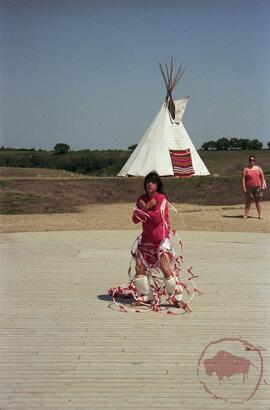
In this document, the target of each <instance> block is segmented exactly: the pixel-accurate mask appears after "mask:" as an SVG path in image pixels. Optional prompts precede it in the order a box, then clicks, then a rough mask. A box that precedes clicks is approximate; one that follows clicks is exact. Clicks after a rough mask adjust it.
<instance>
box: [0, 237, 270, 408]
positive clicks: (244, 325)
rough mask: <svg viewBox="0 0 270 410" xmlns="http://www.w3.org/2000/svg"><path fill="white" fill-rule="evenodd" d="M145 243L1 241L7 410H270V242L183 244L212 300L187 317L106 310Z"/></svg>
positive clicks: (1, 377)
mask: <svg viewBox="0 0 270 410" xmlns="http://www.w3.org/2000/svg"><path fill="white" fill-rule="evenodd" d="M136 236H137V232H135V231H89V232H78V231H77V232H43V233H38V232H37V233H15V234H3V235H2V244H1V247H2V248H1V256H2V258H1V276H0V278H1V290H0V292H1V294H0V304H1V332H0V338H1V340H0V355H1V372H0V409H1V410H10V409H19V410H32V409H50V410H53V409H63V410H66V409H149V408H150V409H183V410H191V409H192V410H195V409H196V410H202V409H205V410H208V409H213V410H214V409H215V410H216V409H230V408H232V409H238V408H239V409H242V410H269V409H270V301H269V300H270V269H269V268H270V248H269V242H270V236H269V235H268V234H257V233H256V234H255V233H253V234H252V233H229V232H227V233H224V232H223V233H218V232H216V233H214V232H189V233H188V232H184V233H182V238H183V240H184V252H183V254H184V258H185V260H186V262H187V263H190V264H192V265H193V267H194V272H196V273H198V274H199V275H200V277H199V279H198V280H197V282H196V284H197V286H198V288H199V289H200V290H201V291H202V292H203V294H202V295H201V296H196V297H195V298H194V301H193V303H192V305H191V308H192V313H190V314H183V315H181V316H171V315H165V314H158V313H152V312H150V313H146V314H137V313H120V312H117V311H114V310H112V309H109V308H108V303H109V301H108V297H107V296H106V292H107V289H108V288H109V287H112V286H116V285H119V284H121V283H123V282H125V281H126V279H127V267H128V264H129V259H130V255H129V250H130V246H131V244H132V242H133V240H134V239H135V238H136ZM212 342H216V343H212ZM211 343H212V344H211ZM222 352H223V353H222ZM224 352H225V353H224ZM222 354H223V355H224V354H225V356H224V357H225V358H226V364H225V365H224V363H223V367H222V363H221V361H218V358H220V357H221V356H222ZM226 355H227V356H226ZM222 357H223V356H222ZM236 357H237V360H238V361H237V360H236V359H235V358H236ZM230 361H231V362H230ZM207 363H208V364H209V365H210V364H211V365H212V374H207V371H206V364H207ZM224 366H225V367H224ZM226 366H227V367H226ZM245 366H246V367H245ZM210 370H211V369H210ZM226 372H227V373H226ZM230 372H231V373H230ZM224 375H225V376H224ZM250 396H252V397H251V398H250V399H249V397H250ZM235 402H237V403H235ZM239 402H242V404H239Z"/></svg>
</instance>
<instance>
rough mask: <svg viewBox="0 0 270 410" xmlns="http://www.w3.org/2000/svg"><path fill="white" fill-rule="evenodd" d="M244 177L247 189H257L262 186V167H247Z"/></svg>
mask: <svg viewBox="0 0 270 410" xmlns="http://www.w3.org/2000/svg"><path fill="white" fill-rule="evenodd" d="M244 176H245V184H246V188H255V187H257V186H259V187H261V186H262V173H261V168H260V167H257V166H255V167H252V168H248V167H246V168H245V169H244Z"/></svg>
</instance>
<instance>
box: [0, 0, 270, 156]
mask: <svg viewBox="0 0 270 410" xmlns="http://www.w3.org/2000/svg"><path fill="white" fill-rule="evenodd" d="M269 44H270V1H269V0H256V1H251V0H234V1H231V0H220V1H219V0H215V1H212V0H187V1H182V0H178V1H176V0H168V1H166V2H165V1H159V0H148V1H147V0H144V1H140V0H134V1H129V0H110V1H109V0H108V1H105V0H99V1H96V0H88V1H86V0H73V1H71V0H65V1H64V0H2V2H1V50H2V51H1V54H2V58H1V89H2V91H1V129H0V131H1V145H5V146H13V147H32V146H34V147H35V148H45V149H50V148H52V147H53V146H54V145H55V144H56V143H57V142H66V143H68V144H69V145H70V146H71V147H72V148H73V149H80V148H89V149H106V148H111V149H113V148H127V147H128V146H129V145H131V144H135V143H137V142H138V141H139V140H140V138H141V137H142V135H143V134H144V132H145V130H146V129H147V127H148V125H149V124H150V122H151V121H152V119H153V117H154V116H155V115H156V113H157V111H158V110H159V109H160V106H161V104H162V103H163V101H164V95H165V88H164V84H163V81H162V78H161V75H160V72H159V68H158V65H157V59H159V60H160V61H161V62H164V61H167V60H168V59H169V58H170V56H171V55H173V56H175V57H176V59H177V60H178V61H179V62H181V61H183V63H184V65H185V67H186V72H185V74H184V76H183V78H182V80H181V81H180V83H179V84H178V86H177V89H176V90H175V92H174V97H175V98H180V97H181V96H185V95H189V96H190V100H189V104H188V107H187V110H186V112H185V114H184V117H183V123H184V125H185V127H186V129H187V131H188V133H189V135H190V136H191V138H192V140H193V142H194V143H195V145H196V146H197V147H200V145H201V144H202V143H203V142H204V141H207V140H209V139H216V138H219V137H221V136H227V137H233V136H235V137H246V138H259V139H260V140H261V141H262V142H264V143H266V142H267V141H269V140H270V108H269V107H270V72H269V67H270V47H269Z"/></svg>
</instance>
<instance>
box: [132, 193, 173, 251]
mask: <svg viewBox="0 0 270 410" xmlns="http://www.w3.org/2000/svg"><path fill="white" fill-rule="evenodd" d="M152 198H154V199H155V200H156V203H157V204H156V206H155V207H154V208H152V209H149V210H148V211H147V212H146V213H147V215H148V218H147V219H146V221H145V222H143V224H142V227H143V232H142V240H141V242H142V243H154V244H159V243H160V242H161V241H162V240H163V239H166V238H169V236H170V222H169V209H168V203H167V201H166V205H165V209H164V213H163V215H162V212H161V205H162V203H163V201H164V200H166V196H165V195H164V194H159V193H158V192H156V193H155V194H154V195H153V196H152V197H151V199H152ZM140 199H142V200H143V201H144V202H145V203H146V202H148V201H149V200H150V198H149V197H148V195H147V194H144V195H142V196H140V197H139V198H138V200H137V205H138V202H139V200H140ZM132 220H133V222H134V223H135V224H136V223H139V222H141V219H140V213H138V212H137V211H136V210H135V211H134V212H133V216H132Z"/></svg>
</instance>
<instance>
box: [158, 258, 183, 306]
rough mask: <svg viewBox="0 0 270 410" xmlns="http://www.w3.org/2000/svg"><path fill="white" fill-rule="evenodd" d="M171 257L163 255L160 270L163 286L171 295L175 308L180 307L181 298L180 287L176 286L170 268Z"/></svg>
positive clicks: (176, 283) (175, 280)
mask: <svg viewBox="0 0 270 410" xmlns="http://www.w3.org/2000/svg"><path fill="white" fill-rule="evenodd" d="M170 260H171V257H170V255H169V254H168V253H163V255H162V256H161V258H160V268H161V270H162V272H163V275H164V284H165V287H166V290H167V293H168V294H169V295H173V303H174V304H175V306H177V307H181V306H182V304H181V300H182V298H183V295H182V291H181V286H180V285H179V284H178V282H177V279H176V277H175V276H174V274H173V272H172V269H171V267H170Z"/></svg>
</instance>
